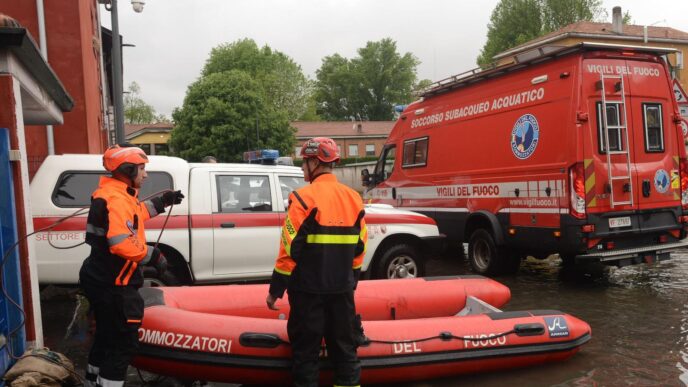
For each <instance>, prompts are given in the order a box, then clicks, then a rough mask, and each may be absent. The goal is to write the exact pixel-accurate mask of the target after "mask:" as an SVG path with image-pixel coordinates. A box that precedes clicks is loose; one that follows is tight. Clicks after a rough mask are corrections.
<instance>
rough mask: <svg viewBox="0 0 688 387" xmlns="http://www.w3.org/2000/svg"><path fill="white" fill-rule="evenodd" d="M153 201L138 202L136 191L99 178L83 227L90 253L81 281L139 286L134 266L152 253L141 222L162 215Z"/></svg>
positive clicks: (159, 208)
mask: <svg viewBox="0 0 688 387" xmlns="http://www.w3.org/2000/svg"><path fill="white" fill-rule="evenodd" d="M155 199H157V200H158V203H156V202H155V201H156V200H155ZM155 199H153V200H147V201H145V202H139V200H138V191H137V190H135V189H133V188H131V187H129V186H127V184H126V183H124V182H122V181H119V180H117V179H114V178H111V177H107V176H103V177H101V178H100V182H99V184H98V188H97V189H96V190H95V191H94V192H93V195H92V196H91V208H90V210H89V212H88V220H87V224H86V243H88V244H89V245H90V246H91V254H90V255H89V257H88V259H87V260H86V262H84V266H83V268H82V275H86V276H88V278H86V279H85V280H88V281H95V282H98V283H103V284H110V285H115V286H127V285H133V286H140V285H141V284H142V283H143V275H142V274H141V271H140V270H138V267H139V265H140V264H145V263H147V262H148V260H150V258H151V254H152V253H153V247H152V246H148V245H146V236H145V229H144V226H143V222H145V221H146V220H148V219H150V218H151V217H153V216H156V215H157V214H158V213H160V212H164V207H163V205H162V202H161V201H160V200H159V198H155ZM82 280H84V279H83V278H82Z"/></svg>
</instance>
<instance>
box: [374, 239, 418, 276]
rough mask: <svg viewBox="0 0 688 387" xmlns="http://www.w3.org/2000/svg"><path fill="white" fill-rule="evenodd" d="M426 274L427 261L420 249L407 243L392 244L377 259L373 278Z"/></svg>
mask: <svg viewBox="0 0 688 387" xmlns="http://www.w3.org/2000/svg"><path fill="white" fill-rule="evenodd" d="M424 274H425V261H424V259H422V257H421V256H420V254H419V253H418V251H417V250H416V249H415V248H414V247H413V246H410V245H408V244H406V243H399V244H394V245H392V246H390V247H389V248H388V249H387V250H386V251H385V252H384V254H382V256H380V257H379V258H378V259H377V260H376V261H375V266H374V268H373V278H376V279H393V278H415V277H422V276H423V275H424Z"/></svg>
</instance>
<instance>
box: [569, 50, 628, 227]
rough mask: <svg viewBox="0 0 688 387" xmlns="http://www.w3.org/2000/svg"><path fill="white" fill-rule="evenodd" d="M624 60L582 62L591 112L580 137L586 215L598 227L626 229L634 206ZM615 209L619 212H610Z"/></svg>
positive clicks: (626, 76)
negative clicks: (593, 218)
mask: <svg viewBox="0 0 688 387" xmlns="http://www.w3.org/2000/svg"><path fill="white" fill-rule="evenodd" d="M625 72H626V70H625V61H624V60H616V59H603V58H588V59H585V61H584V63H583V74H584V77H583V87H582V90H583V93H585V94H587V98H588V106H589V111H590V116H591V118H592V119H591V120H590V135H589V136H584V141H585V145H584V150H585V156H584V163H583V164H584V169H585V201H586V209H587V212H588V214H589V215H594V216H597V215H599V216H600V217H603V218H608V219H600V224H598V227H601V228H602V229H605V228H607V227H608V228H609V230H614V229H627V228H628V227H633V228H634V229H635V228H637V227H638V224H637V223H636V224H632V223H633V222H632V217H631V216H627V214H624V213H623V212H626V213H628V211H632V210H635V209H637V208H638V191H639V190H640V188H641V187H640V186H639V185H638V179H637V170H636V168H635V157H636V144H635V142H636V136H635V135H634V132H635V131H636V130H637V128H636V127H635V122H634V121H633V120H632V118H631V115H630V108H631V99H630V97H629V96H630V92H629V89H628V83H629V76H628V74H626V73H625ZM615 212H622V214H619V215H620V216H618V217H616V216H614V213H615Z"/></svg>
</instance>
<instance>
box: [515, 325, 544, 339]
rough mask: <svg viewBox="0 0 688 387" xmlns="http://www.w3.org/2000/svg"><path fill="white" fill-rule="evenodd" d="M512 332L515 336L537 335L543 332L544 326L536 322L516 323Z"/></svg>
mask: <svg viewBox="0 0 688 387" xmlns="http://www.w3.org/2000/svg"><path fill="white" fill-rule="evenodd" d="M514 333H516V335H517V336H539V335H542V334H544V333H545V326H544V325H542V324H538V323H530V324H516V325H514Z"/></svg>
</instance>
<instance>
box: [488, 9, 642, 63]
mask: <svg viewBox="0 0 688 387" xmlns="http://www.w3.org/2000/svg"><path fill="white" fill-rule="evenodd" d="M605 16H606V12H605V11H604V8H602V0H501V1H500V2H499V4H497V6H496V7H495V9H494V10H493V11H492V16H491V18H490V23H489V24H488V26H487V42H486V43H485V45H484V46H483V48H482V50H481V52H480V55H479V56H478V59H477V62H478V65H480V66H486V65H488V64H490V63H491V62H492V58H493V57H494V56H495V55H497V54H499V53H500V52H502V51H505V50H508V49H509V48H512V47H515V46H518V45H520V44H523V43H525V42H527V41H529V40H532V39H535V38H537V37H538V36H541V35H544V34H547V33H550V32H552V31H555V30H558V29H560V28H562V27H564V26H566V25H569V24H571V23H576V22H579V21H583V20H587V21H594V20H599V19H600V18H601V17H605ZM624 20H630V15H629V14H628V13H626V14H625V15H624Z"/></svg>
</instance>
